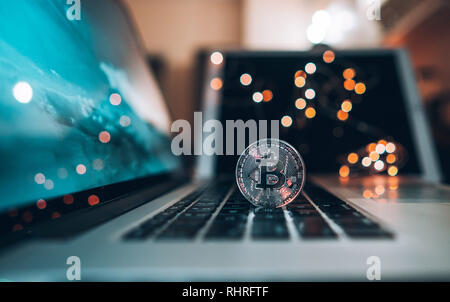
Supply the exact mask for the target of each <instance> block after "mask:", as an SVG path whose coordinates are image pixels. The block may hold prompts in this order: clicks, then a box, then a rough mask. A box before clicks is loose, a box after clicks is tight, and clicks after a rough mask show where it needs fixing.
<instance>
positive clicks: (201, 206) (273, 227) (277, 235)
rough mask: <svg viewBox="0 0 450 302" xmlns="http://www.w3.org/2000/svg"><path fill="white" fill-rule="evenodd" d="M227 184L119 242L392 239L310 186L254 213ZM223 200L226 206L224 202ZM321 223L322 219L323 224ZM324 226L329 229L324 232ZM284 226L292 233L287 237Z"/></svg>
mask: <svg viewBox="0 0 450 302" xmlns="http://www.w3.org/2000/svg"><path fill="white" fill-rule="evenodd" d="M231 187H232V185H231V184H230V183H223V182H222V183H216V184H213V185H210V186H208V187H206V188H201V189H199V190H197V191H195V192H193V193H191V194H189V195H187V196H186V197H184V198H182V199H181V200H180V201H178V202H176V203H175V204H174V205H172V206H170V207H168V208H167V209H165V210H163V211H162V212H160V213H158V214H157V215H155V216H153V217H151V218H150V219H148V220H146V221H144V222H142V223H141V224H139V225H138V226H137V227H135V228H133V229H132V230H130V231H129V232H128V233H126V234H125V236H124V239H125V240H150V239H151V240H157V241H164V240H194V239H203V240H206V241H220V240H243V239H245V238H249V239H251V240H281V241H282V240H289V239H290V238H291V237H292V236H299V237H300V238H301V239H305V240H307V239H327V240H333V239H337V238H338V237H339V236H338V234H337V233H340V234H345V235H346V236H347V237H348V238H350V239H358V238H362V239H372V238H385V239H389V238H392V237H393V235H392V234H391V233H390V232H388V231H386V230H384V229H383V228H382V227H381V226H380V225H379V224H377V223H376V222H374V221H372V220H371V219H369V218H368V217H365V216H364V215H363V214H362V213H360V212H358V211H357V210H355V209H354V208H353V207H351V206H350V205H348V204H347V203H346V202H344V201H342V200H340V199H339V198H337V197H336V196H334V195H333V194H331V193H329V192H328V191H326V190H324V189H323V188H321V187H319V186H317V185H314V184H312V183H307V184H305V187H304V193H306V195H307V196H308V197H309V199H310V200H312V203H311V202H310V201H309V200H308V199H307V198H306V197H305V195H304V193H303V192H302V193H301V194H300V195H299V197H298V198H297V199H296V200H294V201H293V202H291V203H290V204H288V205H287V206H286V207H284V208H276V209H271V208H256V207H254V206H253V205H252V204H250V203H249V202H248V201H247V200H246V199H245V198H244V197H243V196H242V194H241V193H240V192H239V190H238V189H237V188H234V189H233V190H232V192H231V194H230V190H231ZM225 199H226V200H225ZM325 217H326V218H325ZM329 221H332V222H333V223H334V227H332V226H330V224H329ZM288 224H291V225H293V229H295V232H296V233H297V234H294V233H295V232H293V231H291V232H290V231H289V228H288Z"/></svg>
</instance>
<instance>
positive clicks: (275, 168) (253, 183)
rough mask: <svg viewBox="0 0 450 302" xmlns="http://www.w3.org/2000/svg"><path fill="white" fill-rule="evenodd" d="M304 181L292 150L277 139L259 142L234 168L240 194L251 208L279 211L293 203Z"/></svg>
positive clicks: (298, 159)
mask: <svg viewBox="0 0 450 302" xmlns="http://www.w3.org/2000/svg"><path fill="white" fill-rule="evenodd" d="M304 181H305V165H304V162H303V159H302V157H301V156H300V154H299V153H298V152H297V150H295V148H294V147H292V146H291V145H289V144H288V143H286V142H284V141H281V140H278V139H263V140H259V141H257V142H255V143H253V144H251V145H250V146H248V148H247V149H245V150H244V152H243V153H242V154H241V156H240V157H239V160H238V162H237V165H236V182H237V185H238V187H239V190H240V191H241V193H242V194H243V195H244V196H245V198H246V199H247V200H248V201H250V202H251V203H252V204H254V205H255V206H262V207H271V208H275V207H282V206H284V205H287V204H288V203H290V202H291V201H293V200H294V199H295V198H296V197H297V195H298V194H299V193H300V191H301V190H302V187H303V183H304Z"/></svg>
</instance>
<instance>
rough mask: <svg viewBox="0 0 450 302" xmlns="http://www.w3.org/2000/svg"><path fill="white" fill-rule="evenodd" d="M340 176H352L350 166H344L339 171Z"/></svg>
mask: <svg viewBox="0 0 450 302" xmlns="http://www.w3.org/2000/svg"><path fill="white" fill-rule="evenodd" d="M339 175H340V176H341V177H348V176H349V175H350V168H349V167H348V166H342V167H341V168H340V169H339Z"/></svg>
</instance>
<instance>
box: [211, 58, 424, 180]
mask: <svg viewBox="0 0 450 302" xmlns="http://www.w3.org/2000/svg"><path fill="white" fill-rule="evenodd" d="M395 54H396V52H395V51H390V50H373V51H372V50H366V51H335V52H333V51H331V50H328V51H321V52H239V51H237V52H226V53H225V60H224V62H225V63H224V65H223V69H222V70H221V73H222V74H221V76H222V77H223V87H222V89H221V90H220V93H221V102H220V103H221V110H220V111H221V119H222V120H223V121H225V120H237V119H242V120H244V121H247V120H250V119H254V120H256V121H259V120H268V121H269V120H279V121H280V123H279V125H280V138H281V139H283V140H286V141H287V142H289V143H290V144H291V145H293V146H294V147H295V148H297V150H298V151H299V152H300V153H301V155H302V156H303V158H304V160H305V165H306V169H307V172H308V173H310V172H312V173H332V174H335V175H338V174H339V172H341V174H342V175H343V176H347V175H348V174H349V173H350V175H371V174H377V173H381V174H385V175H386V174H388V173H389V174H390V175H397V173H398V174H399V175H401V174H405V173H406V174H418V173H419V172H420V171H419V165H418V159H417V155H416V150H415V148H414V144H413V138H412V135H413V132H412V131H411V129H412V128H411V123H410V120H409V119H408V116H407V106H406V99H405V96H404V95H403V93H402V87H401V85H402V83H401V78H400V72H399V66H398V65H397V62H396V56H395ZM378 145H379V146H378ZM377 147H378V149H376V148H377ZM224 149H225V147H224ZM372 151H374V153H372ZM377 151H378V152H377ZM371 153H372V154H371ZM236 160H237V156H219V157H218V160H217V168H218V171H221V172H224V171H226V172H229V173H233V172H234V168H235V166H236V164H235V163H236ZM342 167H344V168H342ZM391 167H393V168H391ZM341 168H342V170H341ZM389 169H390V170H389Z"/></svg>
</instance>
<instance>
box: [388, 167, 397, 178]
mask: <svg viewBox="0 0 450 302" xmlns="http://www.w3.org/2000/svg"><path fill="white" fill-rule="evenodd" d="M397 173H398V169H397V167H396V166H390V167H389V169H388V174H389V175H390V176H395V175H397Z"/></svg>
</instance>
